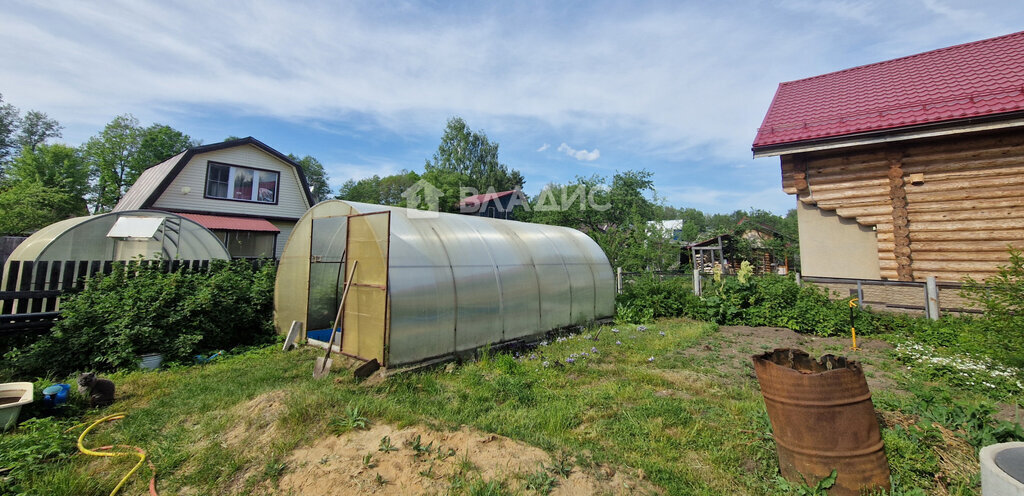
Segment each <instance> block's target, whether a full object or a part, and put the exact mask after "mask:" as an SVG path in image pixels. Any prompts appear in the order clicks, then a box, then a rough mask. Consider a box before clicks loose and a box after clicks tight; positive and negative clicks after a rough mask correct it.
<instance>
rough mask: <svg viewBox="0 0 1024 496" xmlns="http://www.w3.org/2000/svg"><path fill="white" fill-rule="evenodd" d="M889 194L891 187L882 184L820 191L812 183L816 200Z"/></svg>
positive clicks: (812, 193) (812, 190)
mask: <svg viewBox="0 0 1024 496" xmlns="http://www.w3.org/2000/svg"><path fill="white" fill-rule="evenodd" d="M887 194H889V188H887V187H882V186H873V187H869V188H857V189H842V190H833V191H823V192H820V193H819V192H818V191H817V190H816V189H814V184H813V182H812V184H811V196H813V197H814V199H815V201H822V200H835V199H840V198H841V199H850V198H865V197H879V196H885V195H887Z"/></svg>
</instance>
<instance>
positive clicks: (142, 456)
mask: <svg viewBox="0 0 1024 496" xmlns="http://www.w3.org/2000/svg"><path fill="white" fill-rule="evenodd" d="M125 415H127V413H124V412H122V413H114V414H111V415H107V416H106V417H103V418H101V419H99V420H96V421H95V422H93V423H92V425H90V426H89V427H86V428H85V430H84V431H82V433H81V434H79V435H78V451H81V452H82V453H84V454H86V455H91V456H110V457H115V456H137V457H139V463H136V464H135V466H134V467H132V469H131V470H129V471H128V473H127V474H125V475H124V477H122V478H121V482H118V483H117V486H115V487H114V490H113V491H111V492H110V496H114V495H116V494H117V492H118V491H120V490H121V488H122V487H124V484H125V483H126V482H128V478H129V477H131V476H132V475H133V474H135V472H137V471H138V470H139V467H141V466H142V463H143V462H145V461H146V451H145V450H144V449H142V448H139V447H138V446H127V445H123V444H120V445H118V447H119V448H126V449H133V450H135V451H137V453H131V452H127V451H111V452H108V453H102V452H101V451H107V450H111V449H113V448H114V447H113V446H101V447H99V448H96V449H95V450H92V449H89V448H86V447H85V446H84V445H83V444H82V440H84V439H85V435H86V434H88V433H89V431H91V430H93V429H94V428H95V427H96V426H98V425H100V424H102V423H103V422H109V421H111V420H118V419H123V418H124V417H125ZM83 425H85V423H82V424H78V425H76V426H74V427H72V428H70V429H68V431H71V430H74V429H76V428H78V427H80V426H83ZM149 468H150V469H151V470H152V471H153V477H151V478H150V479H149V494H151V495H152V496H157V493H156V467H154V466H153V462H149Z"/></svg>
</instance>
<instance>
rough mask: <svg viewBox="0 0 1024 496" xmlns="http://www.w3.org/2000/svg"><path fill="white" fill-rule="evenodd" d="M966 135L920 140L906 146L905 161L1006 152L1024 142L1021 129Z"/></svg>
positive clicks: (960, 157)
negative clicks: (953, 137) (954, 137)
mask: <svg viewBox="0 0 1024 496" xmlns="http://www.w3.org/2000/svg"><path fill="white" fill-rule="evenodd" d="M966 136H968V137H958V139H949V138H947V137H939V138H933V139H931V140H927V141H919V142H917V143H915V144H913V145H910V146H907V147H906V150H905V153H904V161H906V162H908V163H914V162H918V161H930V160H935V159H939V158H942V157H953V158H957V159H969V158H971V157H976V156H985V155H987V154H993V153H994V154H1001V153H1005V152H1006V151H1007V150H1013V149H1015V148H1019V147H1020V146H1021V145H1022V144H1024V139H1022V138H1021V135H1020V132H1019V130H1011V131H1006V132H1001V133H993V134H985V135H978V136H973V137H970V135H966ZM1011 153H1012V152H1011Z"/></svg>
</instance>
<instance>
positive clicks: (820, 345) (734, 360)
mask: <svg viewBox="0 0 1024 496" xmlns="http://www.w3.org/2000/svg"><path fill="white" fill-rule="evenodd" d="M850 345H851V340H850V338H848V337H829V338H823V337H819V336H813V335H808V334H799V333H797V332H794V331H792V330H789V329H785V328H782V327H749V326H722V327H720V328H719V329H718V332H717V333H714V334H711V335H710V336H708V337H706V338H704V340H702V341H701V342H699V343H697V344H696V345H695V346H694V347H692V348H690V349H688V350H685V351H684V352H683V355H684V356H687V357H692V358H700V359H703V360H705V361H706V362H707V363H708V364H709V365H711V366H712V367H713V368H715V369H716V370H718V371H719V372H720V373H721V374H722V375H724V376H736V375H739V376H741V377H744V378H746V379H750V380H755V376H754V368H753V365H752V364H751V361H750V357H751V355H754V354H758V353H763V352H765V351H770V350H773V349H775V348H799V349H802V350H804V351H806V352H808V353H810V354H811V356H812V357H818V356H821V355H824V354H826V353H831V354H833V355H842V356H845V357H847V358H850V359H852V360H857V361H860V362H861V364H862V365H863V367H864V375H865V377H866V378H867V381H868V388H870V389H871V390H872V391H880V390H893V389H895V388H896V382H895V380H894V378H893V377H892V375H891V374H892V373H900V372H902V371H903V370H905V369H903V367H902V366H899V367H898V369H897V370H895V371H894V372H887V371H883V370H880V369H879V368H878V367H877V366H876V364H879V363H883V362H891V361H892V360H891V359H890V352H889V350H891V349H892V345H890V344H889V343H886V342H885V341H881V340H878V339H858V340H857V345H858V347H859V348H860V349H859V350H857V351H854V350H851V349H850Z"/></svg>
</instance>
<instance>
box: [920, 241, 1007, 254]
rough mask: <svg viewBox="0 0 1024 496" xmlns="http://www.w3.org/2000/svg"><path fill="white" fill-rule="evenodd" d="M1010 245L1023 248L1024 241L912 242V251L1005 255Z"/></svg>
mask: <svg viewBox="0 0 1024 496" xmlns="http://www.w3.org/2000/svg"><path fill="white" fill-rule="evenodd" d="M1010 245H1013V246H1015V247H1017V248H1024V241H1022V242H1017V243H1007V242H1006V241H973V240H972V241H918V240H914V249H915V250H920V251H923V252H936V253H953V252H968V253H974V252H998V253H1007V249H1008V248H1009V246H1010Z"/></svg>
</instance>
